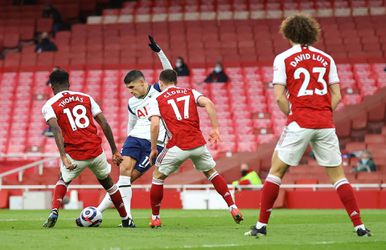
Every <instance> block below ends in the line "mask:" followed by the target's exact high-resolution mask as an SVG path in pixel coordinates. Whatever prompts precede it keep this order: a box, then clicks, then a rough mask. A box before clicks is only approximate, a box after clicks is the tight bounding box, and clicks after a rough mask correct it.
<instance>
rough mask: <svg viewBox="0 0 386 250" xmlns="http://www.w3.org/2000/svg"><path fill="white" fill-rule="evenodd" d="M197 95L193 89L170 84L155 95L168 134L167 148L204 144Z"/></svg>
mask: <svg viewBox="0 0 386 250" xmlns="http://www.w3.org/2000/svg"><path fill="white" fill-rule="evenodd" d="M199 96H201V94H200V93H198V92H197V91H195V90H192V89H188V88H179V87H175V86H172V87H169V88H167V89H165V90H164V91H163V92H161V93H160V95H159V96H158V97H156V101H157V103H158V107H159V112H160V115H161V117H162V120H163V121H164V124H165V128H166V130H167V133H168V136H169V141H168V144H167V147H168V148H170V147H173V146H178V147H179V148H181V149H183V150H187V149H193V148H197V147H200V146H202V145H205V144H206V142H205V139H204V137H203V135H202V132H201V130H200V119H199V116H198V111H197V105H196V103H197V100H198V98H199Z"/></svg>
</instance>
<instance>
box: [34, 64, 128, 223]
mask: <svg viewBox="0 0 386 250" xmlns="http://www.w3.org/2000/svg"><path fill="white" fill-rule="evenodd" d="M68 79H69V76H68V73H67V72H66V71H64V70H61V69H58V70H55V71H53V72H52V73H51V74H50V80H49V81H50V84H51V88H52V90H53V92H54V96H53V97H52V98H51V99H49V100H48V101H47V102H46V103H45V104H44V106H43V108H42V113H43V116H44V119H45V120H46V122H47V124H48V125H49V126H50V128H51V131H52V132H53V134H54V137H55V141H56V145H57V147H58V150H59V153H60V159H61V162H62V164H61V166H60V179H59V180H58V182H57V183H56V186H55V190H54V197H53V201H52V211H51V213H50V215H49V217H48V219H47V221H46V222H45V223H44V225H43V226H44V227H47V228H49V227H54V226H55V223H56V221H57V219H58V216H59V207H60V206H61V203H62V200H63V197H64V195H65V194H66V192H67V186H68V185H69V184H70V183H71V181H72V180H73V179H74V178H76V177H77V176H78V175H79V174H80V173H81V172H82V171H83V170H84V169H85V168H86V167H88V168H90V170H91V171H92V172H93V173H94V175H95V176H96V177H97V179H98V181H99V183H100V184H101V185H102V186H103V188H104V189H106V191H107V192H108V193H109V194H110V197H111V200H112V201H113V203H114V206H115V207H116V209H117V210H118V212H119V215H120V216H121V219H122V226H123V227H130V225H131V223H132V220H131V218H129V216H128V215H127V213H126V210H125V207H124V204H123V201H122V197H121V194H120V192H119V190H118V187H117V186H116V185H115V184H114V183H113V182H112V180H111V177H110V171H111V166H110V164H109V163H108V162H107V159H106V155H105V153H104V152H103V149H102V138H100V137H99V136H98V134H97V127H96V126H95V123H94V119H95V120H96V121H97V122H98V124H99V125H100V126H101V128H102V130H103V132H104V134H105V136H106V139H107V140H108V142H109V144H110V147H111V151H112V152H113V161H114V163H116V164H117V165H119V164H120V163H121V161H122V156H121V154H120V153H119V151H118V150H117V147H116V145H115V142H114V137H113V133H112V131H111V128H110V125H109V124H108V122H107V121H106V118H105V116H104V115H103V113H102V110H101V109H100V107H99V105H98V104H97V103H96V102H95V101H94V99H93V98H92V97H91V96H89V95H86V94H84V93H80V92H73V91H70V90H69V87H70V84H69V80H68ZM76 222H77V224H78V226H81V224H80V223H79V221H76Z"/></svg>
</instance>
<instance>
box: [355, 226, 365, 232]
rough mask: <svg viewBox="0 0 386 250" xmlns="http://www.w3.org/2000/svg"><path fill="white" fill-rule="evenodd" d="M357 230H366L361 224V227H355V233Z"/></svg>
mask: <svg viewBox="0 0 386 250" xmlns="http://www.w3.org/2000/svg"><path fill="white" fill-rule="evenodd" d="M359 228H362V229H363V230H366V227H365V225H363V224H361V225H359V226H356V227H355V231H357V230H358V229H359Z"/></svg>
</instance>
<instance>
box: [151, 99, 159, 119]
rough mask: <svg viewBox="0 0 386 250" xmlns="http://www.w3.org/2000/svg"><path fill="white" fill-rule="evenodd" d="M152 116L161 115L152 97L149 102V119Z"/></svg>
mask: <svg viewBox="0 0 386 250" xmlns="http://www.w3.org/2000/svg"><path fill="white" fill-rule="evenodd" d="M152 116H161V113H160V111H159V106H158V102H157V99H156V98H152V99H151V100H150V102H149V120H150V118H151V117H152Z"/></svg>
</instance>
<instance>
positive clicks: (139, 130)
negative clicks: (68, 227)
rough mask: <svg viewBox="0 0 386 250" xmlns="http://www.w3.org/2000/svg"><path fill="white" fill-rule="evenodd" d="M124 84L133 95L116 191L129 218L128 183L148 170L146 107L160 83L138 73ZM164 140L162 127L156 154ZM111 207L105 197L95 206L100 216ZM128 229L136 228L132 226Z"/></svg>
mask: <svg viewBox="0 0 386 250" xmlns="http://www.w3.org/2000/svg"><path fill="white" fill-rule="evenodd" d="M149 40H150V43H149V47H150V48H151V49H152V50H153V51H154V52H156V53H157V55H158V57H159V59H160V61H161V63H162V67H163V69H164V70H165V69H173V67H172V65H171V64H170V62H169V60H168V58H167V57H166V55H165V54H164V52H163V51H162V50H161V48H160V47H159V46H158V44H157V43H156V42H155V41H154V39H153V37H151V36H149ZM124 83H125V85H126V88H127V89H128V91H129V93H130V94H132V95H133V97H131V98H130V99H129V104H128V113H129V121H128V128H127V129H128V137H127V139H126V141H125V144H124V145H123V147H122V151H121V154H122V156H123V161H122V163H121V164H120V165H119V169H120V174H119V180H118V183H117V185H118V187H119V190H120V192H121V194H122V199H123V202H124V204H125V208H126V211H127V214H128V215H129V216H130V218H132V215H131V197H132V190H131V183H132V182H134V181H135V180H136V179H138V178H139V177H141V176H142V175H143V174H144V173H145V172H146V171H147V170H148V169H149V168H150V167H151V166H150V161H149V154H150V151H151V143H150V121H149V119H148V110H149V109H148V105H149V101H150V98H151V97H152V96H153V95H155V94H156V93H158V92H160V91H161V89H160V87H159V83H155V84H154V85H149V84H148V83H147V82H146V80H145V77H144V75H143V73H142V72H141V71H139V70H132V71H130V72H128V73H127V74H126V76H125V79H124ZM165 139H166V133H165V128H164V127H162V128H161V130H160V134H159V137H158V150H159V152H161V151H162V149H163V147H164V144H165ZM111 205H112V202H111V199H110V197H109V196H108V194H106V196H105V197H104V199H103V200H102V202H101V203H100V204H99V206H98V210H99V211H101V212H103V211H104V210H105V209H107V208H109V207H110V206H111ZM131 227H135V224H134V222H133V223H132V225H131Z"/></svg>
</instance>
